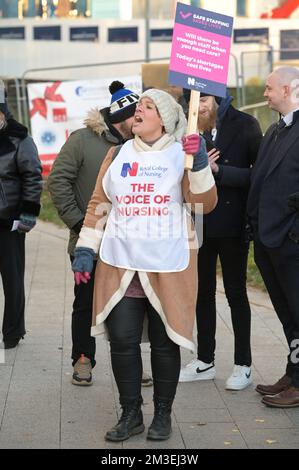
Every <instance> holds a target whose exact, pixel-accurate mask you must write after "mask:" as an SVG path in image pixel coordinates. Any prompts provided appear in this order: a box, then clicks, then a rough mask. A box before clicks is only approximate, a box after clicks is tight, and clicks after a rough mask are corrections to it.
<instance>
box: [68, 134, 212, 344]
mask: <svg viewBox="0 0 299 470" xmlns="http://www.w3.org/2000/svg"><path fill="white" fill-rule="evenodd" d="M172 143H173V140H172V139H171V138H170V136H168V135H167V134H166V135H164V136H163V137H162V138H161V139H159V141H158V142H156V143H155V144H154V146H152V147H148V146H147V145H146V144H144V143H143V142H142V141H141V140H140V139H139V138H138V137H135V139H134V146H135V149H136V150H138V149H139V150H142V151H145V150H146V147H147V148H148V150H162V149H163V148H166V147H167V146H169V145H172ZM114 151H115V149H114V148H111V149H110V150H109V151H108V153H107V155H106V158H105V160H104V162H103V164H102V166H101V169H100V172H99V175H98V178H97V182H96V186H95V189H94V192H93V195H92V198H91V200H90V202H89V205H88V208H87V213H86V217H85V220H84V225H83V228H82V230H81V232H80V237H79V240H78V242H77V245H76V246H77V247H88V248H91V249H93V250H94V252H95V253H98V252H99V247H100V243H101V239H102V235H103V230H104V229H105V221H106V220H107V213H108V212H109V208H110V207H111V202H110V201H109V199H108V198H107V196H106V194H105V192H104V190H103V186H102V180H103V177H104V175H105V173H106V171H107V169H108V168H109V165H110V164H111V162H112V160H113V155H114ZM116 158H117V157H116ZM182 193H183V196H184V200H185V202H187V203H191V204H195V203H202V204H203V212H204V213H205V214H206V213H208V212H210V211H211V210H213V209H214V207H215V206H216V203H217V191H216V186H215V182H214V178H213V176H212V172H211V169H210V167H209V166H208V167H206V168H204V169H203V170H201V171H198V172H190V171H188V172H186V171H185V174H184V177H183V179H182ZM193 238H194V237H193ZM193 242H194V240H193ZM189 246H190V243H189ZM197 251H198V250H197V248H192V249H190V261H189V265H188V267H187V269H185V270H184V271H180V272H171V273H151V272H147V273H145V272H139V273H138V274H139V278H140V282H141V284H142V287H143V289H144V292H145V294H146V296H147V297H148V299H149V301H150V303H151V304H152V306H153V307H154V308H155V310H156V311H157V312H158V313H159V315H160V317H161V319H162V321H163V323H164V325H165V328H166V331H167V334H168V336H169V337H170V338H171V339H172V341H174V342H175V343H176V344H178V345H179V346H183V347H185V348H187V349H189V350H191V351H192V352H193V351H194V350H195V345H194V342H193V327H194V321H195V312H196V299H197V285H198V277H197ZM134 274H135V271H132V270H126V269H120V268H116V267H114V266H110V265H108V264H106V263H104V262H103V261H101V260H99V261H98V263H97V267H96V273H95V282H94V297H93V320H92V329H91V334H92V335H93V336H97V335H99V334H101V333H103V332H105V325H104V322H105V319H106V318H107V317H108V315H109V313H110V312H111V310H112V309H113V308H114V307H115V305H116V304H117V303H118V302H119V301H120V300H121V299H122V297H123V296H124V294H125V292H126V290H127V288H128V286H129V284H130V282H131V280H132V278H133V276H134Z"/></svg>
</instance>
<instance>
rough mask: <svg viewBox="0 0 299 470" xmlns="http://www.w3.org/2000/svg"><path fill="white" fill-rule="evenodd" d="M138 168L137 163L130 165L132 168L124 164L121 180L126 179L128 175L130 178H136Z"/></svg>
mask: <svg viewBox="0 0 299 470" xmlns="http://www.w3.org/2000/svg"><path fill="white" fill-rule="evenodd" d="M138 166H139V165H138V163H137V162H134V163H132V166H131V165H130V163H124V164H123V167H122V170H121V173H120V176H122V177H123V178H126V177H127V176H128V174H129V175H130V176H137V172H138Z"/></svg>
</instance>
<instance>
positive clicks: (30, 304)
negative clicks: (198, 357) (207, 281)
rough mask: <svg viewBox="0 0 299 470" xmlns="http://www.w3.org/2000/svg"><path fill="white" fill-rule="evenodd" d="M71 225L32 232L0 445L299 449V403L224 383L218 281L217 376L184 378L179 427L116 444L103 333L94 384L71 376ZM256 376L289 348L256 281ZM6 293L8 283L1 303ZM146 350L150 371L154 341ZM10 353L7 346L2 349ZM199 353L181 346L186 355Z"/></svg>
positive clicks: (223, 312) (275, 365) (223, 305)
mask: <svg viewBox="0 0 299 470" xmlns="http://www.w3.org/2000/svg"><path fill="white" fill-rule="evenodd" d="M66 245H67V231H66V230H63V229H58V228H56V227H55V226H53V225H51V224H47V223H43V222H39V224H38V226H37V227H36V228H35V230H34V231H33V232H32V233H30V234H29V236H28V237H27V268H26V292H27V309H26V312H27V335H26V337H25V341H22V342H21V344H20V345H19V346H18V348H16V349H14V350H9V351H7V352H6V354H5V362H4V363H2V364H0V448H1V449H3V448H35V449H36V448H63V449H65V448H73V449H74V448H89V449H91V448H94V449H121V448H124V449H128V448H131V449H132V448H133V449H136V448H142V449H160V448H162V449H163V448H169V449H205V448H209V449H219V448H234V449H237V448H238V449H246V448H258V449H261V448H268V449H277V448H297V449H298V448H299V408H298V409H293V410H289V411H284V410H279V409H270V408H267V407H265V406H264V405H262V404H261V398H260V396H259V395H258V394H257V393H256V392H255V391H254V386H251V387H250V388H248V389H246V390H244V391H241V392H229V391H226V390H225V389H224V385H225V380H226V378H227V377H228V376H229V375H230V373H231V370H232V364H233V335H232V327H231V322H230V314H229V309H228V305H227V302H226V300H225V296H224V295H223V290H222V287H221V286H220V287H219V291H218V295H217V302H218V326H217V357H216V365H217V378H216V380H214V381H207V382H196V383H185V384H180V385H179V387H178V393H177V397H176V400H175V405H174V412H173V428H174V432H173V435H172V436H171V438H170V439H169V440H168V441H166V442H162V443H151V442H149V441H146V439H145V434H141V435H139V436H136V437H133V438H131V439H129V440H128V441H125V442H124V443H121V444H108V443H106V442H105V440H104V434H105V431H106V430H107V429H108V428H110V427H111V426H112V425H114V424H115V422H116V419H117V413H118V412H119V406H118V399H117V392H116V386H115V383H114V380H113V377H112V373H111V367H110V361H109V350H108V345H107V343H106V342H105V340H104V339H102V338H99V339H97V361H98V363H97V366H96V368H95V369H94V385H93V386H92V387H88V388H81V387H75V386H73V385H71V383H70V379H71V366H70V351H71V338H70V311H71V304H72V290H73V279H72V273H71V270H70V265H69V260H68V257H67V255H66ZM249 295H250V301H251V306H252V346H253V378H254V383H255V384H256V383H258V382H260V381H262V382H269V383H271V382H272V381H274V380H276V379H277V378H279V377H280V376H281V375H282V374H283V372H284V364H285V358H286V354H287V348H286V343H285V340H284V336H283V333H282V329H281V327H280V324H279V322H278V320H277V319H276V316H275V314H274V312H273V310H272V308H271V304H270V302H269V300H268V297H267V295H266V294H264V293H261V292H257V291H254V290H250V292H249ZM2 311H3V294H2V290H1V289H0V312H1V315H2ZM143 350H144V354H143V356H144V363H145V370H148V371H149V370H150V365H149V364H150V360H149V348H148V346H147V345H145V347H144V348H143ZM2 352H3V351H2ZM190 359H192V356H191V355H190V353H188V352H186V351H183V353H182V361H183V363H186V362H188V361H190ZM143 396H144V402H145V405H144V415H145V424H146V426H148V425H149V424H150V422H151V418H152V413H153V405H152V389H150V388H149V389H144V390H143Z"/></svg>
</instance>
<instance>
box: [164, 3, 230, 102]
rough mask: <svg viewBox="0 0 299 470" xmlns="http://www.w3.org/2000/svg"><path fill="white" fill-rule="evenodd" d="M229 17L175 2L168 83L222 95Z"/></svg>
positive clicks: (227, 56)
mask: <svg viewBox="0 0 299 470" xmlns="http://www.w3.org/2000/svg"><path fill="white" fill-rule="evenodd" d="M232 28H233V18H232V17H231V16H226V15H221V14H219V13H214V12H211V11H208V10H203V9H201V8H196V7H193V6H189V5H185V4H184V3H177V9H176V17H175V25H174V30H173V39H172V49H171V58H170V66H169V76H168V77H169V83H171V84H172V85H177V86H181V87H183V88H190V89H193V90H196V91H199V92H204V93H209V94H212V95H216V96H225V91H226V84H227V74H228V64H229V54H230V46H231V35H232Z"/></svg>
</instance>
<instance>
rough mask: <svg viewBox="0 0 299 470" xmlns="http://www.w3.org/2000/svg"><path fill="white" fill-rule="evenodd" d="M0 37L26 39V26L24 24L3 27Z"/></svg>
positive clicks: (0, 30) (0, 29)
mask: <svg viewBox="0 0 299 470" xmlns="http://www.w3.org/2000/svg"><path fill="white" fill-rule="evenodd" d="M0 39H25V28H24V27H23V26H20V27H15V26H11V27H7V26H6V27H5V28H2V27H1V28H0Z"/></svg>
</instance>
